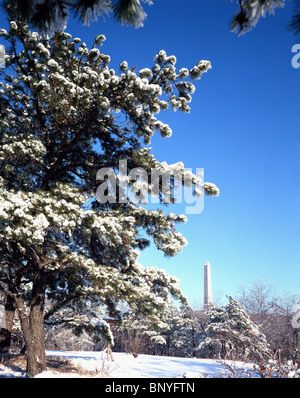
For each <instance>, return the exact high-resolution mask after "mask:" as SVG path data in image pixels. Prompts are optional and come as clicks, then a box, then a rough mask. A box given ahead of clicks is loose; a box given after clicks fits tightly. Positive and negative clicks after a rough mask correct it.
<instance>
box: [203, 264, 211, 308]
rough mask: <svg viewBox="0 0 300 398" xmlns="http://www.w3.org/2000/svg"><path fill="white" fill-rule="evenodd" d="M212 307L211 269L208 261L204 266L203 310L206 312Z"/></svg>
mask: <svg viewBox="0 0 300 398" xmlns="http://www.w3.org/2000/svg"><path fill="white" fill-rule="evenodd" d="M212 305H213V301H212V290H211V269H210V264H209V262H208V261H206V263H205V264H204V306H203V309H204V310H205V311H208V310H209V309H210V308H211V307H212Z"/></svg>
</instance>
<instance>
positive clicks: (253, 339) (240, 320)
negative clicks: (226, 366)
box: [198, 296, 269, 358]
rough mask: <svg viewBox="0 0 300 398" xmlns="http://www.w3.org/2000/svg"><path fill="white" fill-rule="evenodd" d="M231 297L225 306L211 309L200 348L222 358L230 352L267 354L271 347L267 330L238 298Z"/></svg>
mask: <svg viewBox="0 0 300 398" xmlns="http://www.w3.org/2000/svg"><path fill="white" fill-rule="evenodd" d="M228 299H229V303H228V304H227V305H226V306H223V307H220V308H216V307H214V308H212V309H211V310H210V311H208V313H207V315H208V317H209V320H208V323H207V326H206V328H205V330H204V333H203V335H202V337H201V339H200V344H199V346H198V349H199V350H206V351H208V352H209V353H210V355H213V356H215V355H217V356H218V355H220V356H221V357H222V358H226V357H227V356H228V355H230V356H233V357H235V358H248V357H250V358H251V357H259V358H260V357H262V356H263V355H265V354H267V353H268V350H269V349H268V344H267V342H266V338H265V336H264V334H263V333H261V332H260V330H259V328H258V327H257V326H256V325H255V324H254V323H253V322H252V321H251V320H250V318H249V316H248V315H247V313H246V312H245V311H244V309H243V308H242V307H241V306H240V305H239V303H238V302H237V301H236V300H234V299H233V298H232V297H231V296H230V297H229V298H228Z"/></svg>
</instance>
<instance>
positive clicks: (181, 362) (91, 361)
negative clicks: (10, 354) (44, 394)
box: [0, 350, 253, 378]
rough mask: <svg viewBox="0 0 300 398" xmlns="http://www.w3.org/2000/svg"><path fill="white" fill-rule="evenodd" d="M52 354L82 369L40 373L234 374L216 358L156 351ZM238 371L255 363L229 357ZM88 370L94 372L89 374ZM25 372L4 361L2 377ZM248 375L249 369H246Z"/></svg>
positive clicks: (112, 375) (0, 369)
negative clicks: (151, 353) (134, 355)
mask: <svg viewBox="0 0 300 398" xmlns="http://www.w3.org/2000/svg"><path fill="white" fill-rule="evenodd" d="M46 354H47V356H48V357H49V358H55V357H59V358H65V359H68V360H69V361H71V363H72V364H73V365H74V366H75V367H76V368H78V369H79V370H80V371H78V372H72V373H71V372H70V373H61V372H55V371H53V370H51V371H46V372H43V373H41V374H40V375H38V376H36V377H43V378H57V377H109V378H178V377H180V378H181V377H185V378H199V377H232V376H233V375H232V374H230V372H228V369H227V370H226V368H225V366H224V364H222V363H221V362H220V361H217V360H212V359H199V358H178V357H162V356H153V355H139V356H138V357H137V358H134V357H133V355H130V354H126V353H113V357H114V361H111V360H107V356H106V354H105V353H104V352H92V351H51V350H47V351H46ZM227 363H228V364H229V365H230V366H231V367H232V368H233V369H234V370H235V371H237V370H238V369H239V371H241V370H242V371H245V372H247V371H251V370H253V367H252V365H251V364H245V363H242V362H232V361H227ZM87 371H89V372H90V373H88V374H87ZM23 376H24V373H22V372H20V371H16V370H12V369H11V368H8V367H5V366H3V365H1V364H0V377H23ZM245 377H246V373H245Z"/></svg>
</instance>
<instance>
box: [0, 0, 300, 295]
mask: <svg viewBox="0 0 300 398" xmlns="http://www.w3.org/2000/svg"><path fill="white" fill-rule="evenodd" d="M290 3H291V2H290V1H287V5H286V7H285V8H284V9H279V10H277V12H276V15H275V16H268V17H266V18H264V19H261V20H260V22H259V23H258V25H257V26H256V28H255V29H254V30H253V31H252V32H250V33H248V34H246V35H244V36H242V37H237V36H236V35H235V34H233V33H230V32H229V20H230V18H231V17H232V15H233V14H234V11H235V8H236V5H235V3H234V2H233V3H231V2H230V1H220V0H210V1H199V0H186V1H185V2H181V1H177V0H176V1H171V0H160V1H158V0H154V4H153V5H152V6H151V7H148V6H145V8H146V11H147V14H148V17H147V20H146V21H145V25H144V27H143V28H140V29H138V30H136V29H133V28H128V27H122V26H120V25H118V24H117V23H115V22H113V21H112V20H110V19H109V18H106V21H105V22H102V20H101V19H100V20H99V21H98V23H94V24H92V25H91V27H89V28H88V27H82V26H81V25H80V24H78V23H77V22H75V21H70V22H69V25H68V29H67V31H68V32H70V33H71V34H72V35H73V36H74V37H76V36H79V37H81V38H82V39H83V40H84V41H85V42H86V43H87V44H88V45H89V44H91V42H92V41H93V39H94V36H95V35H96V34H100V33H103V34H105V36H106V37H107V41H106V42H105V44H104V46H103V47H102V48H101V49H102V51H103V52H104V53H106V54H109V55H110V56H111V59H112V61H111V66H112V67H113V68H115V69H117V68H118V65H119V63H120V62H121V61H124V60H126V61H127V62H128V63H129V65H130V66H131V67H133V66H135V65H137V67H138V68H143V67H151V66H152V64H153V57H154V55H155V54H157V52H158V51H159V50H161V49H164V50H165V51H166V52H167V54H168V55H175V56H176V57H177V60H178V63H177V66H178V67H179V68H180V67H187V68H190V67H192V66H193V65H194V64H195V63H197V61H199V60H200V59H207V60H210V61H211V63H212V69H211V70H210V71H209V72H208V73H207V74H205V75H203V78H202V79H201V80H200V81H197V82H196V83H195V85H196V92H195V94H194V95H193V100H192V103H191V107H192V109H191V113H190V114H180V113H178V112H177V113H173V112H172V111H167V112H164V113H162V114H161V119H162V120H163V121H164V122H167V123H169V124H170V126H171V128H172V130H173V136H172V137H171V138H166V139H162V138H160V137H159V136H157V137H155V138H154V139H153V140H152V144H151V146H152V147H153V153H154V154H155V155H156V157H157V158H158V159H159V160H161V161H163V160H165V161H167V162H168V163H175V162H178V161H183V162H184V164H185V166H186V167H189V168H192V169H193V171H195V170H196V168H201V167H203V168H204V172H205V180H206V181H209V182H214V183H215V184H217V185H218V187H219V188H220V191H221V193H220V196H219V197H218V198H209V197H206V198H205V204H204V211H203V212H202V213H201V214H196V215H189V216H188V219H189V221H188V223H187V224H185V225H182V226H180V227H179V228H178V229H179V230H180V232H182V233H183V234H184V236H185V237H186V238H187V240H188V242H189V244H188V246H187V247H186V248H184V249H183V251H182V253H180V254H178V255H177V256H176V257H175V258H172V259H167V258H165V257H164V256H163V255H162V254H161V252H158V251H157V250H155V249H154V248H152V249H148V250H146V251H145V252H143V254H142V255H141V258H140V262H141V263H142V264H143V265H145V266H150V265H154V266H157V267H159V268H164V269H165V270H166V271H167V272H168V273H170V274H173V275H175V276H177V277H178V278H179V279H180V280H181V288H182V290H183V292H184V293H185V294H186V295H187V297H188V298H189V300H190V301H191V302H192V303H193V302H195V301H201V300H202V297H203V265H204V263H205V261H206V260H207V259H208V260H209V262H210V263H211V267H212V280H213V281H212V282H213V294H215V295H216V294H218V292H222V293H223V294H227V295H233V296H234V295H236V293H237V289H238V286H239V285H241V284H243V285H247V284H249V283H251V282H253V281H255V280H257V279H258V278H263V279H264V280H265V281H267V282H269V283H271V284H272V285H273V286H274V287H275V288H276V289H277V291H278V293H282V292H284V291H287V292H290V293H292V294H298V293H300V267H299V265H300V167H299V163H300V162H299V152H300V136H299V130H300V128H299V106H300V97H299V92H300V69H294V68H293V67H292V65H291V59H292V56H293V54H292V52H291V48H292V46H293V45H294V44H296V43H300V37H299V38H298V39H297V38H295V37H294V36H293V34H292V33H291V32H289V31H287V29H286V25H287V24H288V22H289V19H290V17H291V15H292V7H291V4H290ZM1 21H4V16H1ZM1 25H2V26H3V27H5V25H6V24H5V23H4V22H3V23H1ZM2 26H1V27H2ZM167 211H173V212H176V211H177V207H175V208H173V207H169V208H168V209H167ZM179 211H180V212H181V209H180V206H179Z"/></svg>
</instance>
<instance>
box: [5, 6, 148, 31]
mask: <svg viewBox="0 0 300 398" xmlns="http://www.w3.org/2000/svg"><path fill="white" fill-rule="evenodd" d="M142 2H143V3H148V4H149V5H151V4H152V1H151V0H142ZM0 5H1V6H2V8H3V9H4V10H5V11H6V12H7V14H8V16H9V17H10V19H12V20H16V19H18V20H22V21H24V22H26V23H27V24H28V25H29V26H32V27H33V28H34V29H37V30H38V31H39V32H40V33H43V34H47V35H49V36H50V37H52V36H53V35H54V33H55V31H63V30H64V29H65V28H66V26H67V22H68V19H69V16H70V15H73V17H74V18H77V19H79V21H80V22H81V23H83V24H84V25H89V24H90V22H94V21H97V20H98V17H99V16H100V17H102V18H103V16H104V15H111V14H112V15H113V17H114V19H115V20H116V21H117V22H119V23H121V24H122V25H125V24H128V25H129V26H133V27H135V28H139V27H141V26H143V22H144V20H145V18H146V16H147V14H146V12H145V10H144V8H143V7H142V5H141V2H140V0H114V1H112V0H22V1H20V0H1V2H0Z"/></svg>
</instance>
